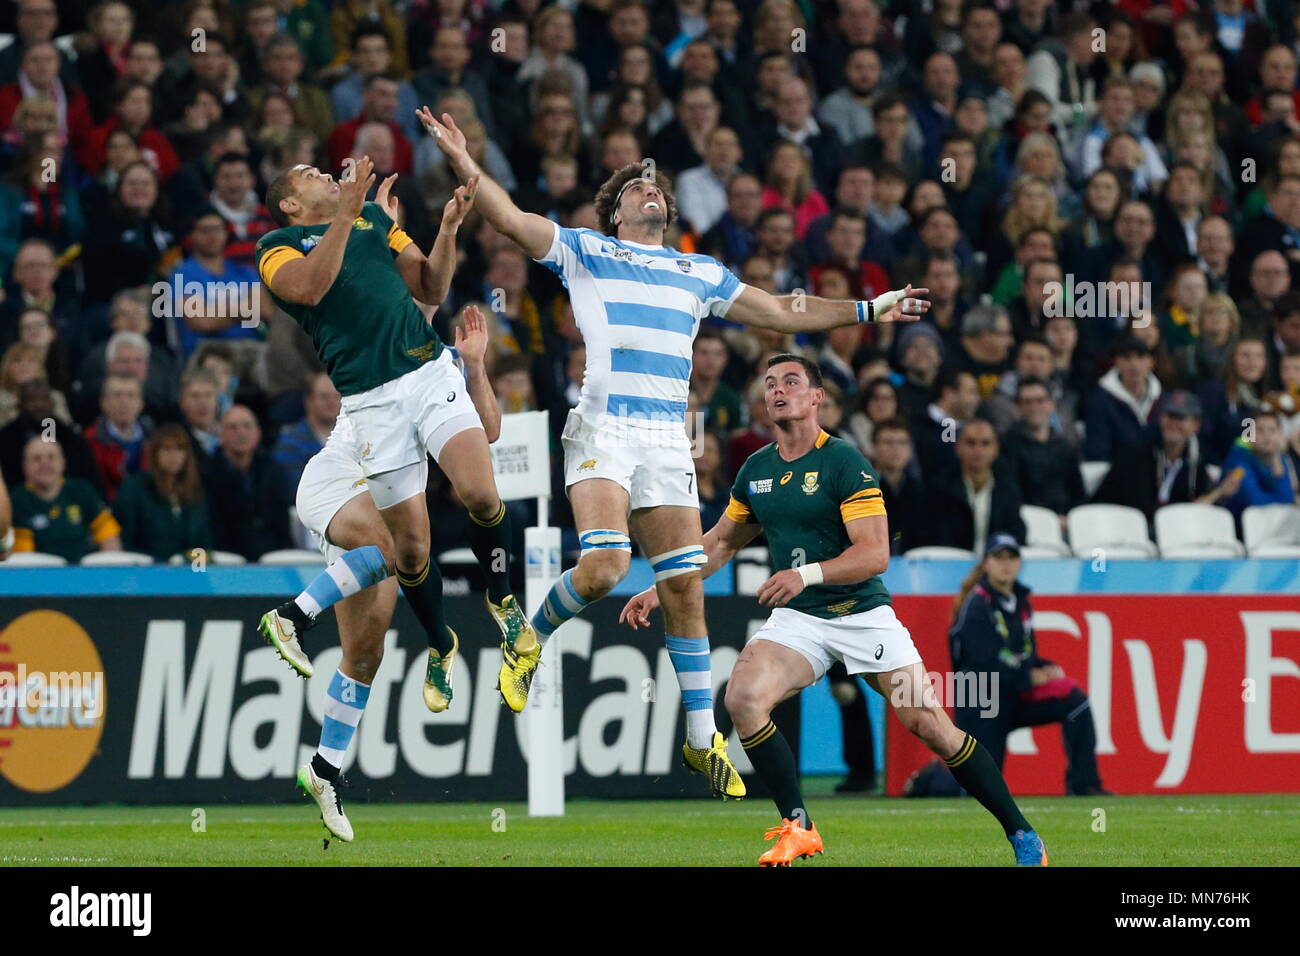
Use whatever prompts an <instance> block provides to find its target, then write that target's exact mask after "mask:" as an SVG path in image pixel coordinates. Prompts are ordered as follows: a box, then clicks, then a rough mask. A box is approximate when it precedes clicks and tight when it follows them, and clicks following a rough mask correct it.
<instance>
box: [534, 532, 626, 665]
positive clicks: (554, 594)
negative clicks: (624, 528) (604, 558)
mask: <svg viewBox="0 0 1300 956" xmlns="http://www.w3.org/2000/svg"><path fill="white" fill-rule="evenodd" d="M579 541H580V543H581V544H582V551H581V552H580V553H579V555H578V560H582V558H584V557H586V556H587V555H588V554H591V553H593V552H596V551H605V550H612V551H624V552H628V553H631V551H632V541H631V539H630V538H629V537H628V536H627V535H625V534H623V533H622V532H621V531H613V530H609V529H603V528H600V529H596V530H593V531H584V532H583V533H582V534H581V535H580V536H579ZM573 572H574V569H573V568H570V569H569V570H567V571H565V572H564V573H563V574H562V575H560V580H558V581H556V582H555V584H554V585H553V586H552V587H551V590H550V591H549V592H548V593H547V595H546V599H545V600H543V601H542V606H541V607H539V608H538V609H537V613H536V614H534V615H533V630H534V631H536V632H537V640H538V641H539V642H540V643H542V644H545V643H546V641H547V639H548V638H550V636H551V635H552V634H554V633H555V629H556V628H558V627H559V626H560V625H561V624H563V623H564V622H565V621H567V620H569V619H570V618H573V617H576V616H577V615H578V614H580V613H581V612H582V609H583V608H584V607H586V606H587V605H588V604H590V603H591V602H590V601H588V600H587V599H586V598H584V597H583V596H582V595H581V594H579V593H578V589H577V588H576V587H575V586H574V584H573Z"/></svg>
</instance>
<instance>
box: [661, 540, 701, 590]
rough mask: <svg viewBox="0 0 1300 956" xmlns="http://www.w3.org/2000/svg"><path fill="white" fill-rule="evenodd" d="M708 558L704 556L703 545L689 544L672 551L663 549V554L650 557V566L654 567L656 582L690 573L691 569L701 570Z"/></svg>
mask: <svg viewBox="0 0 1300 956" xmlns="http://www.w3.org/2000/svg"><path fill="white" fill-rule="evenodd" d="M708 560H709V559H708V558H707V557H705V556H704V548H703V547H701V546H700V545H698V544H690V545H687V546H686V547H684V548H677V549H676V550H673V551H665V552H664V553H663V554H657V555H655V556H654V557H653V558H651V559H650V566H651V567H652V568H654V572H655V583H656V584H657V583H658V582H660V581H663V580H665V579H666V578H675V577H677V576H678V575H679V574H690V573H691V572H692V571H699V570H702V569H703V567H704V565H705V564H707V563H708Z"/></svg>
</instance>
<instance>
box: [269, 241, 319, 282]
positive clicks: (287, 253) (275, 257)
mask: <svg viewBox="0 0 1300 956" xmlns="http://www.w3.org/2000/svg"><path fill="white" fill-rule="evenodd" d="M306 258H307V257H306V256H305V255H303V254H302V253H301V252H299V251H298V250H297V249H295V248H293V247H292V246H276V247H275V248H274V249H272V250H271V251H270V252H268V253H267V254H266V255H264V256H262V259H261V261H260V262H258V264H257V274H258V275H259V276H261V277H262V281H263V282H265V283H266V284H267V285H268V286H269V285H270V284H271V280H272V279H274V278H275V274H276V273H277V272H279V271H280V267H281V266H283V265H284V264H285V263H286V262H292V261H293V260H295V259H306Z"/></svg>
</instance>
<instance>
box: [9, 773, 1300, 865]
mask: <svg viewBox="0 0 1300 956" xmlns="http://www.w3.org/2000/svg"><path fill="white" fill-rule="evenodd" d="M810 789H813V788H812V787H810ZM818 789H820V788H818ZM809 803H810V807H809V809H810V811H811V812H812V814H813V819H814V820H815V821H816V822H817V826H818V829H819V830H820V831H821V832H822V835H823V838H824V839H825V841H826V854H825V855H824V856H821V857H818V858H816V859H814V860H811V861H802V862H801V863H798V864H796V865H797V866H854V865H867V866H917V865H922V866H1002V865H1008V864H1010V863H1011V850H1010V847H1009V846H1008V844H1007V842H1006V840H1005V839H1004V838H1003V836H1002V834H1001V833H1000V832H999V830H998V827H997V824H996V823H995V822H994V821H993V820H992V818H991V817H989V815H988V814H987V813H985V812H984V810H983V809H982V808H981V807H980V806H979V805H978V804H977V803H975V801H974V800H970V799H953V800H939V799H922V800H903V799H883V798H880V797H833V796H829V795H827V796H817V797H813V798H812V799H810V800H809ZM1022 808H1023V809H1024V811H1025V815H1026V816H1027V817H1028V818H1029V820H1030V821H1031V822H1032V823H1033V824H1034V826H1035V827H1036V828H1037V829H1038V831H1039V832H1040V833H1041V834H1042V835H1043V838H1044V840H1045V841H1046V843H1047V847H1048V852H1049V853H1050V855H1051V861H1052V864H1053V865H1054V866H1062V865H1064V866H1257V865H1283V866H1293V865H1295V863H1296V861H1297V859H1300V800H1297V798H1296V797H1294V796H1285V795H1278V796H1267V795H1265V796H1256V795H1249V796H1205V797H1180V796H1169V797H1108V798H1101V799H1098V798H1091V797H1089V798H1067V797H1031V798H1027V799H1025V800H1024V801H1023V802H1022ZM193 809H194V808H191V807H122V806H101V807H59V808H38V809H0V866H42V865H55V866H70V865H73V866H75V865H82V866H134V865H147V866H228V865H238V866H351V865H369V866H753V865H754V863H755V861H756V860H757V858H758V855H759V853H761V852H762V851H763V850H764V848H765V847H766V846H768V845H769V844H766V843H764V841H763V833H764V830H765V829H766V828H767V827H768V826H771V825H772V824H773V823H775V822H777V821H776V820H774V816H775V811H774V810H773V808H772V806H771V804H770V803H769V802H768V801H766V800H761V801H760V800H746V801H742V802H739V803H734V802H733V803H727V804H723V803H721V802H712V801H705V800H673V801H668V800H663V801H573V802H571V803H570V804H569V806H568V813H567V815H566V816H565V817H563V818H558V819H530V818H529V816H528V810H527V807H526V806H525V805H523V804H517V803H507V804H502V805H499V806H497V805H493V804H488V803H450V804H435V803H429V804H382V803H374V804H366V803H359V802H351V803H349V804H348V806H347V809H348V815H349V816H350V817H351V819H352V823H353V826H354V827H355V828H356V833H357V839H356V840H355V841H354V842H353V843H351V844H347V843H341V842H339V841H337V840H334V841H331V842H330V845H329V848H328V849H323V839H322V838H323V836H324V832H325V831H324V828H323V827H322V826H321V823H320V821H319V819H318V817H317V813H316V808H315V805H314V804H311V803H309V802H308V801H307V800H306V799H304V800H303V801H302V803H300V804H296V805H294V804H282V805H257V806H213V807H209V808H207V809H206V820H205V821H204V822H205V825H206V831H205V832H195V830H194V828H193V827H194V821H195V817H194V815H193ZM1098 810H1101V811H1104V817H1102V816H1101V815H1099V814H1098V812H1097V811H1098ZM1103 823H1104V830H1102V829H1100V828H1101V826H1102V825H1103Z"/></svg>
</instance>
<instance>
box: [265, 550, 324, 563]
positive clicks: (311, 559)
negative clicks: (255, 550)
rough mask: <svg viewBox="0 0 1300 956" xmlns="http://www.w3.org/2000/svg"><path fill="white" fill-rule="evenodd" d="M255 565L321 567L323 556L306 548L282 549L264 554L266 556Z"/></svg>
mask: <svg viewBox="0 0 1300 956" xmlns="http://www.w3.org/2000/svg"><path fill="white" fill-rule="evenodd" d="M257 563H258V564H267V565H274V566H285V565H305V564H315V565H323V564H324V563H325V556H324V555H322V554H321V553H320V552H319V551H308V550H307V549H306V548H284V549H282V550H280V551H268V552H266V554H264V555H262V556H261V557H260V558H258V559H257Z"/></svg>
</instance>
